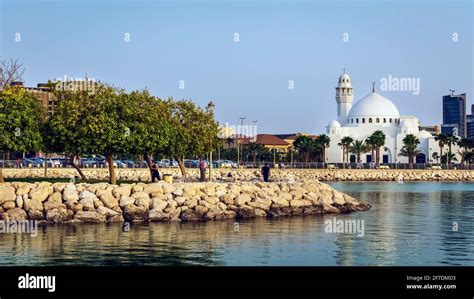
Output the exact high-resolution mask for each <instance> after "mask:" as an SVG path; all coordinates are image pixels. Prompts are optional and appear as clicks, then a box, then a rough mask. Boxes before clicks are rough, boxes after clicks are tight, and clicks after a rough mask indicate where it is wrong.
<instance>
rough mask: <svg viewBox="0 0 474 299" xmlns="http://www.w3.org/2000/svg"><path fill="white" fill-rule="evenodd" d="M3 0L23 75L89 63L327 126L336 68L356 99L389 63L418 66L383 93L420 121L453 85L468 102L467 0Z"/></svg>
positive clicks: (131, 85)
mask: <svg viewBox="0 0 474 299" xmlns="http://www.w3.org/2000/svg"><path fill="white" fill-rule="evenodd" d="M0 2H1V7H0V11H1V14H0V17H1V28H0V33H1V44H0V55H1V57H2V58H6V59H9V58H18V59H19V60H20V61H21V62H22V63H23V64H24V66H25V68H26V72H25V76H24V79H25V81H26V85H29V86H33V85H35V84H36V83H38V82H45V81H47V80H48V79H55V78H59V77H63V76H65V75H66V76H69V77H73V78H76V77H83V76H84V75H85V74H87V75H88V76H89V77H93V78H96V79H98V80H101V81H105V82H109V83H113V84H114V85H116V86H120V87H123V88H125V89H127V90H133V89H143V88H145V87H146V88H148V89H149V90H150V91H151V92H152V93H153V94H154V95H156V96H159V97H162V98H167V97H173V98H175V99H181V98H186V99H192V100H194V101H196V102H197V103H199V104H200V105H205V104H207V103H208V102H209V100H211V99H214V101H215V103H216V116H217V118H218V120H219V121H220V122H221V123H225V122H228V123H230V124H231V125H236V124H239V123H240V120H239V119H238V117H239V116H245V117H246V122H247V123H248V124H251V121H252V120H258V121H259V122H258V132H259V133H264V132H265V133H292V132H308V133H321V132H324V131H325V126H326V124H327V123H328V122H329V121H330V120H332V119H335V118H336V104H335V99H334V95H335V90H334V87H335V86H336V83H337V78H338V76H339V75H340V74H341V72H342V69H343V68H346V70H347V72H348V73H349V74H350V76H351V77H352V81H353V87H354V93H355V100H358V99H360V98H361V97H363V96H365V95H366V94H367V93H369V92H370V90H371V82H372V81H376V82H377V84H379V82H380V80H381V78H383V77H387V76H388V75H392V76H394V77H410V78H412V77H413V78H419V79H420V84H421V92H420V94H419V95H413V94H412V92H410V91H392V92H380V93H381V94H382V95H384V96H386V97H388V98H389V99H391V100H392V101H393V102H394V103H395V104H396V105H397V106H398V108H399V110H400V113H401V114H402V115H415V116H418V117H419V118H420V120H421V121H422V124H424V125H433V124H439V123H440V122H441V121H442V107H441V98H442V96H443V95H445V94H448V93H449V91H448V90H449V89H454V90H456V92H457V93H458V92H459V93H461V92H466V93H467V97H468V105H469V108H468V110H469V111H470V104H471V103H473V81H474V80H473V69H474V65H473V60H474V59H473V55H474V54H473V43H474V42H473V15H474V11H473V1H471V0H466V1H458V0H455V1H439V0H438V1H436V0H435V1H403V0H402V1H375V0H373V1H349V0H347V1H268V0H267V1H258V2H257V1H221V2H219V1H184V0H181V1H151V0H150V1H143V0H142V1H105V0H95V1H75V0H70V1H43V0H34V1H33V0H0ZM16 33H20V34H21V41H20V42H15V34H16ZM126 33H129V34H130V42H125V41H124V34H126ZM234 33H238V34H239V37H240V41H239V42H238V43H237V42H234ZM344 33H348V34H349V36H348V37H349V41H348V42H345V41H344V40H343V37H344ZM453 33H457V34H458V41H457V42H453V39H452V38H453ZM180 80H184V83H185V86H184V89H179V81H180ZM289 80H293V81H294V89H293V90H290V89H288V81H289Z"/></svg>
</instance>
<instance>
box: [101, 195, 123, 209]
mask: <svg viewBox="0 0 474 299" xmlns="http://www.w3.org/2000/svg"><path fill="white" fill-rule="evenodd" d="M100 201H102V203H103V204H104V206H105V207H107V208H109V209H113V208H115V207H118V205H119V202H118V200H117V199H116V198H115V197H113V195H112V193H110V192H105V193H103V194H101V195H100Z"/></svg>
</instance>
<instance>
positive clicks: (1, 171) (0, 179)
mask: <svg viewBox="0 0 474 299" xmlns="http://www.w3.org/2000/svg"><path fill="white" fill-rule="evenodd" d="M3 182H4V180H3V165H2V167H0V183H3Z"/></svg>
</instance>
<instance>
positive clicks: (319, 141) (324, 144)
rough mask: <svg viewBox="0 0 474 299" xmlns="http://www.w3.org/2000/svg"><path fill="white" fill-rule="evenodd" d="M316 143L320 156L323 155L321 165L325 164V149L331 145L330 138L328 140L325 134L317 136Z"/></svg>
mask: <svg viewBox="0 0 474 299" xmlns="http://www.w3.org/2000/svg"><path fill="white" fill-rule="evenodd" d="M316 143H317V144H318V145H319V146H320V147H321V150H322V154H323V163H325V162H326V148H327V147H328V146H329V144H330V143H331V138H329V136H328V135H326V134H321V135H319V137H318V139H316Z"/></svg>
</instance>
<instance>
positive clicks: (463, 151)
mask: <svg viewBox="0 0 474 299" xmlns="http://www.w3.org/2000/svg"><path fill="white" fill-rule="evenodd" d="M458 154H459V156H461V163H462V164H464V162H466V160H467V158H468V157H469V154H470V152H469V151H468V150H466V149H465V148H463V149H461V150H458Z"/></svg>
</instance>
